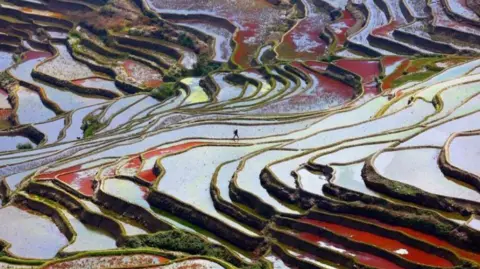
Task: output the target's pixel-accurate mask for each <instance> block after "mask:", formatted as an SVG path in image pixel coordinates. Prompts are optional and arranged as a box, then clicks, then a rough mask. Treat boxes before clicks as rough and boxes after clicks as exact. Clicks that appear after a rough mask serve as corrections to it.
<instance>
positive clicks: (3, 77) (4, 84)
mask: <svg viewBox="0 0 480 269" xmlns="http://www.w3.org/2000/svg"><path fill="white" fill-rule="evenodd" d="M15 81H16V80H15V78H13V77H12V76H11V75H10V74H9V73H8V72H6V71H4V72H0V88H4V89H6V88H8V86H9V85H10V84H12V83H15Z"/></svg>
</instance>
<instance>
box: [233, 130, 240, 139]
mask: <svg viewBox="0 0 480 269" xmlns="http://www.w3.org/2000/svg"><path fill="white" fill-rule="evenodd" d="M238 140H240V137H239V136H238V130H237V129H235V130H234V131H233V141H238Z"/></svg>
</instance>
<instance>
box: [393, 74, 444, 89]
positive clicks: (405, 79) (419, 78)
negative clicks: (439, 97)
mask: <svg viewBox="0 0 480 269" xmlns="http://www.w3.org/2000/svg"><path fill="white" fill-rule="evenodd" d="M436 73H437V72H436V71H430V70H429V71H425V72H419V73H413V74H408V75H405V76H402V77H400V78H398V79H397V80H395V81H394V82H393V87H394V88H395V87H398V86H401V85H403V84H405V83H407V82H410V81H422V80H425V79H427V78H429V77H431V76H433V75H435V74H436Z"/></svg>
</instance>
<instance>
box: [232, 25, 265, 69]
mask: <svg viewBox="0 0 480 269" xmlns="http://www.w3.org/2000/svg"><path fill="white" fill-rule="evenodd" d="M242 26H243V29H242V30H238V31H237V33H236V34H235V37H234V40H235V42H237V47H236V48H235V51H234V54H233V60H234V61H235V63H237V64H238V65H239V66H241V67H243V68H248V67H250V66H251V64H250V60H251V59H252V57H253V55H254V54H255V51H256V49H257V48H258V46H259V44H252V42H250V40H251V39H254V38H255V36H256V31H257V30H258V24H256V23H245V24H244V25H242Z"/></svg>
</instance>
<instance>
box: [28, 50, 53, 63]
mask: <svg viewBox="0 0 480 269" xmlns="http://www.w3.org/2000/svg"><path fill="white" fill-rule="evenodd" d="M51 56H52V54H51V53H50V52H47V51H32V50H29V51H27V52H25V53H24V54H23V55H22V60H24V61H28V60H34V59H39V58H48V57H51Z"/></svg>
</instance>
